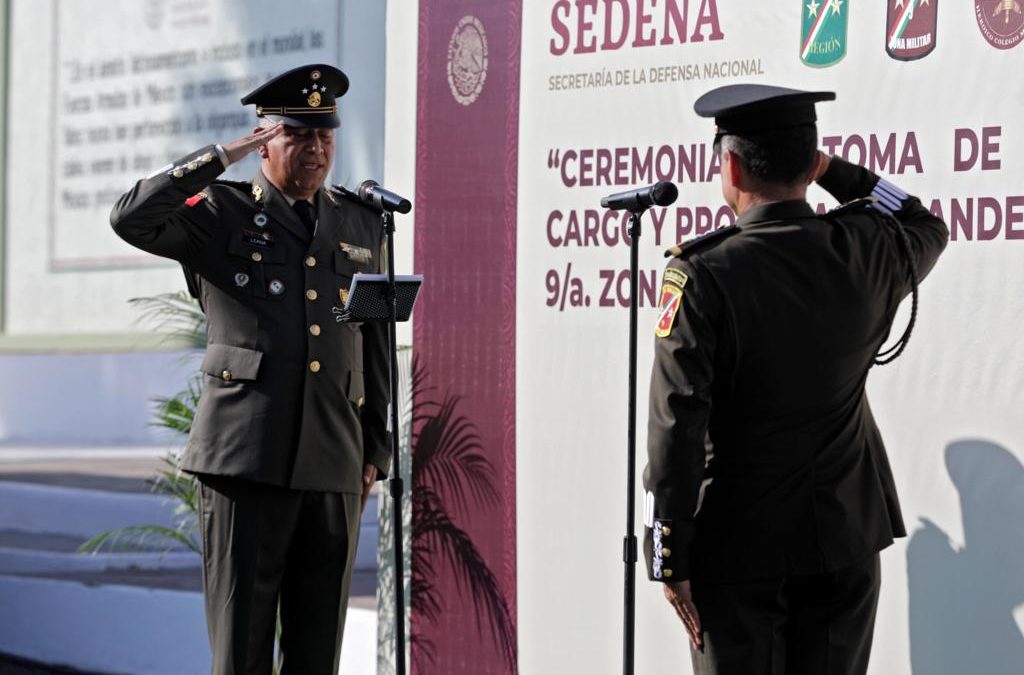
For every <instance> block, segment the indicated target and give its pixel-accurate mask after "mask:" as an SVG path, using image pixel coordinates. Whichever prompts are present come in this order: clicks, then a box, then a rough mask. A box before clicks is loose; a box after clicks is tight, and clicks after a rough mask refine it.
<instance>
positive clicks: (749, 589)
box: [644, 85, 948, 675]
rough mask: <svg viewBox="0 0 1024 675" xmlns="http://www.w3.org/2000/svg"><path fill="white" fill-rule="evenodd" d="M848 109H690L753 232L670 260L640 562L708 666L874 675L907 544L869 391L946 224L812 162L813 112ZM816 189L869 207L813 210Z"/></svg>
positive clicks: (773, 100) (821, 159) (691, 247)
mask: <svg viewBox="0 0 1024 675" xmlns="http://www.w3.org/2000/svg"><path fill="white" fill-rule="evenodd" d="M833 98H835V95H834V94H832V93H831V92H801V91H795V90H791V89H782V88H779V87H768V86H760V85H733V86H728V87H722V88H720V89H716V90H714V91H711V92H709V93H708V94H706V95H704V96H703V97H701V98H700V99H699V100H698V101H697V103H696V105H695V109H696V111H697V113H698V114H699V115H701V116H704V117H711V116H713V117H714V118H715V122H716V124H717V125H718V128H717V133H716V136H715V145H716V149H717V151H718V152H719V153H720V158H721V169H722V178H721V180H722V192H723V195H724V196H725V199H726V201H727V202H728V203H729V205H730V206H731V207H732V208H733V210H735V211H736V213H737V215H738V219H737V222H736V224H735V225H734V226H732V227H728V228H724V229H721V230H717V231H715V232H713V233H711V234H709V235H707V236H705V237H703V238H702V239H699V240H695V241H692V242H688V243H684V244H681V245H680V246H678V247H676V248H675V249H673V250H672V251H670V252H669V255H671V256H672V260H671V261H670V262H669V264H668V268H667V269H666V270H665V276H664V281H663V286H662V293H661V298H662V301H661V312H660V317H659V323H658V326H657V329H656V333H657V337H656V338H655V340H656V345H655V356H654V368H653V373H652V376H651V392H650V417H649V419H650V421H649V429H648V460H649V461H648V465H647V468H646V471H645V473H644V485H645V488H646V490H647V498H646V502H645V514H644V516H645V524H646V526H647V527H646V531H645V532H646V533H645V541H644V549H645V554H646V559H647V565H648V575H649V577H650V578H651V579H652V580H656V581H659V582H663V583H664V590H665V594H666V596H667V597H668V599H669V601H670V602H671V603H672V605H673V606H674V607H675V609H676V611H677V613H678V614H679V616H680V618H681V619H682V621H683V623H684V625H685V627H686V630H687V632H688V633H689V636H690V640H691V643H692V645H693V649H692V650H691V653H692V656H693V661H694V668H695V670H696V672H697V673H702V674H716V675H732V674H737V675H760V674H762V673H764V674H768V673H773V674H781V673H785V674H787V675H791V674H795V673H801V674H807V675H811V674H813V675H834V674H837V673H844V674H845V673H850V674H853V673H864V672H865V670H866V669H867V663H868V656H869V653H870V647H871V638H872V632H873V626H874V616H875V608H876V606H877V600H878V589H879V581H880V579H879V562H878V552H879V551H880V550H881V549H883V548H885V547H886V546H888V545H889V544H890V543H892V541H893V538H894V537H902V536H905V534H906V532H905V530H904V526H903V520H902V517H901V515H900V508H899V503H898V501H897V498H896V489H895V485H894V482H893V477H892V473H891V471H890V469H889V462H888V460H887V458H886V452H885V447H884V445H883V443H882V438H881V436H880V435H879V432H878V428H877V426H876V425H875V422H874V420H873V419H872V415H871V410H870V407H869V406H868V401H867V396H866V394H865V391H864V386H865V382H866V380H867V375H868V371H869V370H870V368H871V366H872V364H873V362H874V360H875V356H876V354H877V353H878V351H879V348H880V346H881V345H882V343H883V341H884V340H885V339H886V337H887V336H888V334H889V331H890V328H891V326H892V323H893V318H894V316H895V313H896V309H897V306H898V305H899V303H900V301H901V300H902V299H903V298H904V297H906V296H907V295H908V294H909V293H910V292H911V288H912V286H913V285H914V283H915V282H913V281H912V278H914V276H915V275H912V274H911V270H910V263H912V264H913V266H914V268H915V270H916V277H917V278H923V277H924V276H925V275H926V274H927V273H928V272H929V270H930V269H931V268H932V266H933V265H934V263H935V261H936V259H937V258H938V256H939V254H940V253H941V251H942V250H943V248H944V246H945V245H946V241H947V237H948V230H947V228H946V226H945V225H944V224H943V222H942V221H941V220H939V219H938V218H935V217H933V216H932V215H931V213H929V212H928V210H927V209H925V208H924V207H923V206H922V205H921V204H920V202H919V201H918V200H917V199H916V198H914V197H911V196H908V195H907V194H906V193H905V192H903V191H902V190H900V189H899V188H897V187H895V186H893V185H891V184H890V183H888V182H887V181H885V180H882V179H880V178H879V177H878V176H876V175H874V174H873V173H871V172H870V171H868V170H866V169H863V168H860V167H857V166H854V165H852V164H849V163H847V162H845V161H843V160H842V159H838V158H831V159H830V158H828V157H826V156H825V155H823V154H821V153H819V152H818V151H817V129H816V116H815V110H814V104H815V102H817V101H825V100H831V99H833ZM812 180H817V182H818V183H819V184H820V185H821V186H822V187H823V188H825V189H826V190H827V191H828V192H830V193H831V194H832V195H833V196H835V197H836V198H837V199H838V200H839V201H840V202H850V201H851V200H858V199H859V198H866V199H859V201H855V202H854V203H852V204H849V205H848V206H846V207H842V208H840V209H838V210H836V211H833V212H831V213H830V214H827V215H825V216H818V215H817V214H815V212H814V211H813V210H812V209H811V207H810V206H809V205H808V204H807V202H806V199H805V196H806V189H807V186H808V184H809V183H810V182H811V181H812ZM894 220H895V221H898V222H894ZM901 228H902V230H903V231H904V232H905V235H906V237H905V238H904V237H903V235H902V234H901V233H900V229H901Z"/></svg>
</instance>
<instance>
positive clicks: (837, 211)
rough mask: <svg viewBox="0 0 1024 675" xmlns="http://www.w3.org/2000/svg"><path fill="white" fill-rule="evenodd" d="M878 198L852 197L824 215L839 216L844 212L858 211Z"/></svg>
mask: <svg viewBox="0 0 1024 675" xmlns="http://www.w3.org/2000/svg"><path fill="white" fill-rule="evenodd" d="M877 201H878V200H877V199H876V198H874V197H861V198H860V199H854V200H853V201H851V202H846V203H845V204H842V205H840V206H837V207H836V208H834V209H832V210H831V211H829V212H828V213H827V214H826V215H829V216H840V215H842V214H844V213H850V212H852V211H859V210H860V209H866V208H867V207H869V206H871V205H872V204H874V203H875V202H877Z"/></svg>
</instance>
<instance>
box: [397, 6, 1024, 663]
mask: <svg viewBox="0 0 1024 675" xmlns="http://www.w3.org/2000/svg"><path fill="white" fill-rule="evenodd" d="M498 5H500V6H498ZM513 7H516V8H513ZM517 7H518V5H515V4H514V3H512V4H510V3H480V2H469V1H468V0H466V1H464V2H454V1H453V2H442V1H441V0H422V2H421V3H420V25H419V40H420V45H419V54H420V72H419V88H418V92H419V103H418V110H417V120H418V129H417V133H418V140H417V167H416V168H417V177H418V178H417V190H416V192H417V207H416V208H417V220H416V237H417V241H416V267H417V269H418V271H423V272H424V273H426V274H427V284H428V287H429V289H430V290H429V292H428V295H427V297H426V298H424V300H425V302H424V303H423V305H422V306H420V307H419V308H418V310H417V319H416V320H417V330H416V334H415V348H416V350H417V353H418V354H419V355H420V356H421V358H422V361H423V362H424V363H425V365H426V367H427V369H428V372H429V378H430V380H429V381H430V382H431V383H433V384H434V386H436V387H437V388H438V391H440V392H453V393H455V394H457V395H459V396H461V397H463V399H462V402H461V403H460V408H459V409H460V410H462V411H464V414H465V415H466V416H467V417H468V418H469V419H470V420H471V421H472V422H473V423H474V424H475V425H476V426H477V428H478V430H479V437H480V439H481V440H480V446H481V447H482V448H483V449H484V450H483V452H484V454H485V455H486V457H487V458H488V459H489V461H490V462H491V465H492V466H493V467H495V469H496V470H498V473H497V475H498V476H500V479H499V481H498V482H499V483H500V485H501V486H502V490H501V491H500V496H501V499H502V505H501V506H500V507H496V508H495V507H488V508H480V509H477V510H476V511H475V512H473V513H472V514H469V515H467V516H465V518H464V519H463V520H461V521H459V522H460V524H461V527H462V528H463V529H464V531H465V532H466V533H467V534H468V535H469V536H470V538H471V540H472V541H473V542H474V543H475V544H476V546H477V547H478V548H479V549H480V552H481V554H482V556H483V559H484V560H485V561H486V562H487V564H488V565H489V566H490V569H491V570H492V571H494V572H495V575H496V577H497V580H498V586H499V587H500V588H501V589H502V591H503V592H505V593H512V594H513V595H511V596H510V597H508V601H509V602H508V608H509V610H510V612H513V615H512V618H513V620H514V621H515V625H516V626H517V634H516V636H517V647H518V666H519V668H520V671H521V672H523V673H530V674H533V673H587V674H590V673H616V672H619V670H620V663H621V657H620V654H621V634H622V568H623V563H622V537H623V535H624V523H623V521H624V512H625V499H624V495H623V490H624V483H625V475H626V465H625V448H626V400H627V392H626V368H627V362H626V358H627V352H626V350H627V345H626V341H627V336H628V324H627V320H628V311H627V307H628V301H629V297H628V276H627V270H628V264H629V241H628V238H627V235H626V219H625V216H623V215H621V214H615V213H610V212H607V211H605V210H603V209H601V208H600V206H599V201H600V198H601V197H602V196H603V195H606V194H609V193H612V192H617V191H620V190H623V189H626V188H628V187H630V186H633V185H642V184H647V183H652V182H655V181H658V180H670V181H673V182H675V183H676V184H677V185H678V186H679V188H680V198H679V200H678V202H677V203H676V204H674V205H673V206H671V207H669V208H663V209H653V210H651V211H649V212H648V214H646V215H645V216H644V224H643V234H642V237H641V238H640V239H639V241H638V243H637V245H638V246H639V247H640V258H641V279H640V298H639V300H640V305H641V315H640V332H641V343H640V391H639V401H640V406H639V407H640V418H639V420H638V428H639V429H640V438H639V439H638V447H639V448H640V458H639V465H640V466H639V467H638V469H639V468H642V465H643V463H644V450H643V449H644V447H645V438H644V436H645V433H644V430H645V429H646V399H647V382H648V374H649V371H650V362H651V347H652V343H653V339H654V336H653V332H654V325H655V322H656V311H655V309H654V307H655V304H656V302H657V298H656V289H657V288H658V285H659V279H660V274H661V269H662V268H663V266H664V262H665V261H664V258H663V257H662V251H663V250H664V249H666V248H668V247H669V246H671V245H673V244H675V243H677V242H678V241H682V240H687V239H690V238H693V237H695V236H697V235H700V234H703V233H705V232H708V231H710V230H711V229H713V228H716V227H721V226H723V225H727V224H730V223H731V222H733V220H734V216H733V214H732V213H731V211H730V210H729V209H728V207H726V206H725V204H724V202H723V200H722V197H721V194H720V190H719V186H718V180H719V165H718V159H717V158H716V157H715V155H714V153H713V150H712V147H711V142H712V137H713V133H714V130H713V122H712V121H710V120H705V119H700V118H697V117H696V115H695V114H694V113H693V110H692V104H693V101H694V100H695V99H696V98H697V97H698V96H700V95H701V94H702V93H704V92H705V91H707V90H709V89H712V88H714V87H717V86H720V85H725V84H733V83H745V82H751V83H765V84H776V85H782V86H790V87H795V88H804V89H827V90H833V91H836V92H837V97H838V98H837V101H836V102H834V103H827V104H821V105H819V132H820V137H821V147H822V148H823V149H824V150H825V151H826V152H829V153H832V154H836V155H841V156H843V157H845V158H847V159H849V160H851V161H853V162H857V163H860V164H863V165H866V166H868V167H869V168H871V169H872V170H874V171H876V172H878V173H881V174H884V175H886V176H887V177H888V178H889V179H890V180H891V181H892V182H894V183H896V184H897V185H900V186H901V187H903V188H904V189H906V190H907V191H908V192H910V193H912V194H916V195H918V196H920V198H921V199H922V201H923V202H924V204H926V205H927V206H928V207H929V208H930V209H931V210H932V211H934V212H935V213H937V214H940V215H941V216H943V217H944V218H945V219H946V220H947V222H948V223H949V225H950V229H951V231H952V234H951V243H950V246H949V248H948V250H947V252H946V253H945V255H944V256H943V258H942V259H940V261H939V263H938V265H937V267H936V269H935V271H934V272H933V273H932V275H931V276H930V277H929V278H928V279H927V281H926V282H925V283H924V285H923V286H922V289H921V306H920V316H919V319H918V321H917V325H916V328H915V331H914V336H913V338H912V339H911V341H910V346H909V349H908V350H907V352H906V354H905V355H904V356H903V357H901V358H900V359H899V360H898V361H897V362H896V363H895V364H894V365H892V366H887V367H885V368H879V369H877V370H876V371H875V372H873V373H872V375H871V377H870V382H869V389H870V396H871V399H872V403H873V410H874V411H875V413H876V418H877V421H878V422H879V424H880V426H881V428H882V432H883V435H884V436H885V438H886V440H887V444H888V447H889V454H890V459H891V461H892V464H893V469H894V472H895V475H896V479H897V482H898V486H899V489H900V496H901V499H902V503H903V511H904V516H905V518H906V521H907V524H908V527H909V529H910V530H911V536H910V537H909V538H908V539H904V540H901V541H900V542H898V543H897V544H896V545H894V546H893V547H891V548H890V549H888V550H887V551H885V552H884V553H883V556H882V559H883V575H884V582H883V590H882V599H881V603H880V607H879V612H878V620H877V628H876V636H875V649H874V655H873V659H872V666H871V672H872V673H876V674H878V675H881V674H883V673H884V674H885V675H907V674H910V673H915V674H916V675H922V674H924V673H961V672H985V673H1009V672H1016V671H1017V670H1019V664H1020V663H1022V662H1024V639H1022V630H1024V629H1022V627H1024V584H1022V582H1021V579H1022V578H1024V577H1022V576H1021V575H1020V574H1019V573H1017V571H1016V570H1019V569H1020V568H1021V565H1022V564H1024V524H1022V521H1021V519H1020V514H1021V513H1024V469H1022V465H1021V457H1022V456H1024V434H1022V432H1024V421H1022V418H1021V416H1020V414H1019V412H1017V411H1019V409H1020V407H1021V405H1022V403H1024V390H1022V384H1021V383H1022V382H1024V356H1022V351H1021V350H1020V349H1019V348H1018V341H1019V338H1018V334H1019V332H1020V327H1021V326H1022V325H1024V304H1022V303H1021V301H1020V299H1019V292H1018V291H1017V289H1019V288H1021V287H1022V284H1024V266H1022V265H1021V264H1020V260H1021V256H1022V254H1024V187H1022V185H1024V182H1022V177H1024V123H1022V121H1021V119H1022V118H1021V114H1020V110H1021V105H1022V104H1024V79H1022V78H1021V77H1020V75H1019V72H1020V69H1021V67H1022V66H1024V47H1022V46H1020V43H1021V41H1022V40H1024V10H1022V9H1021V8H1020V6H1019V3H1013V2H1006V1H1005V0H961V1H959V2H950V1H949V0H888V2H874V3H867V2H858V1H857V0H811V1H806V0H800V1H798V0H786V1H784V2H782V1H780V2H771V3H767V2H764V3H754V2H739V1H738V0H572V1H570V0H531V1H529V2H524V3H523V5H522V16H521V24H520V17H519V16H518V12H519V10H518V8H517ZM520 25H521V27H522V34H521V41H520V36H519V35H518V34H517V30H518V27H519V26H520ZM460 36H461V37H460ZM483 36H486V40H484V39H483ZM470 45H472V46H470ZM394 48H400V47H394ZM519 51H521V55H519V54H518V53H517V52H519ZM410 86H411V84H410ZM516 94H518V98H517V96H516ZM392 112H395V109H394V108H393V109H392ZM409 112H410V111H405V113H406V114H409ZM517 117H518V124H517V123H516V120H517ZM517 134H518V137H517ZM510 200H511V201H510ZM809 200H810V201H811V203H812V205H813V206H815V207H816V208H818V209H819V210H824V209H828V208H832V207H834V206H836V204H835V203H834V201H833V200H832V199H831V197H829V196H828V195H827V194H826V193H824V192H823V191H822V190H820V189H818V188H817V187H813V188H812V189H811V191H810V193H809ZM512 233H514V237H515V238H514V241H513V242H511V243H510V240H509V237H510V235H511V234H512ZM750 292H751V293H759V292H765V289H759V288H751V289H750ZM508 303H514V313H513V312H512V311H511V306H510V305H509V304H508ZM900 317H901V318H898V319H897V329H901V328H902V321H904V320H905V319H906V312H903V313H901V315H900ZM513 326H514V338H513V337H510V335H509V333H508V332H507V331H509V330H511V329H512V327H513ZM765 330H766V331H770V330H771V326H765ZM513 373H514V382H515V388H514V390H513V389H512V388H511V384H512V379H511V378H512V377H513ZM513 402H514V410H515V415H514V420H513V419H511V418H510V417H509V410H510V409H509V406H510V405H512V404H513ZM513 434H514V435H513ZM513 468H514V471H513ZM513 478H514V483H512V482H511V480H512V479H513ZM635 488H636V495H637V498H638V499H639V496H640V491H639V485H637V486H635ZM513 507H514V509H515V511H514V513H515V522H514V526H513V523H512V521H511V519H510V517H509V514H510V511H509V509H510V508H513ZM415 518H416V516H414V519H415ZM636 531H637V533H638V534H639V533H640V531H641V530H640V524H639V522H638V523H637V525H636ZM513 545H514V547H515V548H514V550H513V549H512V547H513ZM438 555H439V556H442V557H438V558H434V559H432V560H434V561H435V562H434V565H435V567H434V572H435V573H436V578H435V580H434V583H436V584H438V587H439V588H445V589H455V590H456V591H460V590H461V591H465V588H466V586H465V585H463V586H460V585H459V583H460V582H459V580H458V577H456V576H452V575H450V574H448V573H447V572H445V571H443V570H440V569H439V568H440V563H439V562H436V561H439V560H443V559H444V558H443V555H444V553H443V550H442V553H440V554H438ZM415 567H416V563H415V561H414V574H415ZM638 572H639V576H640V580H639V582H638V589H637V672H638V673H654V672H666V671H667V672H689V668H690V666H689V657H688V654H687V648H686V642H685V638H684V633H683V629H682V626H681V625H680V623H679V621H678V619H677V618H676V617H675V615H674V613H673V611H672V610H671V608H670V607H669V606H668V604H667V603H666V602H665V600H664V598H663V596H662V593H661V589H660V587H659V586H658V585H656V584H651V583H649V582H647V581H646V580H645V575H644V573H643V570H642V566H638ZM446 592H447V591H446ZM464 598H465V595H464V594H460V593H458V592H456V593H454V594H453V595H450V596H446V600H445V602H446V604H447V606H448V607H449V609H447V610H446V612H448V613H449V616H451V617H455V616H459V617H461V618H460V619H457V620H456V619H454V618H453V619H451V620H448V619H445V620H441V621H438V620H436V617H434V618H432V617H431V616H430V614H431V611H432V610H431V609H430V608H429V606H427V605H424V604H422V603H421V604H420V605H419V606H418V607H417V605H416V604H415V600H414V604H413V612H414V615H413V626H414V628H413V640H414V650H415V649H416V647H415V641H416V639H417V637H421V638H429V640H430V641H431V644H432V648H433V649H434V650H435V654H436V655H437V656H438V657H439V660H438V661H437V662H436V663H438V664H441V665H440V666H436V667H433V668H427V669H425V670H423V669H421V670H419V671H418V672H445V673H451V672H499V671H495V670H494V669H495V668H496V667H497V666H495V665H493V664H495V663H496V662H497V661H496V660H494V659H491V658H490V657H489V656H487V655H488V654H492V653H497V652H498V650H494V649H492V647H491V646H490V642H489V641H488V639H487V638H486V637H485V638H484V639H482V640H477V639H475V638H469V639H468V638H467V635H475V633H473V632H472V631H473V630H474V629H473V628H472V625H473V624H474V622H475V623H476V624H478V625H480V626H482V628H481V629H480V630H481V632H482V633H483V634H484V635H485V636H486V635H488V634H489V628H488V626H489V624H488V621H489V619H488V615H486V614H483V615H482V616H481V615H474V612H480V611H482V610H480V606H479V605H477V606H475V607H474V606H473V605H472V604H470V603H468V601H465V600H464ZM458 603H462V604H461V605H459V607H461V609H458V610H456V609H451V607H453V606H454V605H456V604H458ZM435 614H436V613H435ZM467 631H468V632H467ZM441 655H444V656H441Z"/></svg>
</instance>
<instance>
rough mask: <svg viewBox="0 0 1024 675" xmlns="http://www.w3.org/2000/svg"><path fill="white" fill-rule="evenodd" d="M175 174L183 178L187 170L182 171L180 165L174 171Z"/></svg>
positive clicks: (176, 176)
mask: <svg viewBox="0 0 1024 675" xmlns="http://www.w3.org/2000/svg"><path fill="white" fill-rule="evenodd" d="M173 175H174V177H175V178H181V177H182V176H184V175H185V172H184V171H182V170H181V168H180V167H179V168H177V169H175V170H174V171H173Z"/></svg>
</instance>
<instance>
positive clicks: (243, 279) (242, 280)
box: [235, 272, 249, 288]
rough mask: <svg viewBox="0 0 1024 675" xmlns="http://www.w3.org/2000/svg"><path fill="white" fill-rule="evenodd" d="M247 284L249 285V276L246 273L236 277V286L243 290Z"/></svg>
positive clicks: (240, 273)
mask: <svg viewBox="0 0 1024 675" xmlns="http://www.w3.org/2000/svg"><path fill="white" fill-rule="evenodd" d="M247 283H249V275H248V274H246V273H245V272H239V273H238V274H236V275H235V286H238V287H239V288H242V287H243V286H245V285H246V284H247Z"/></svg>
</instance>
